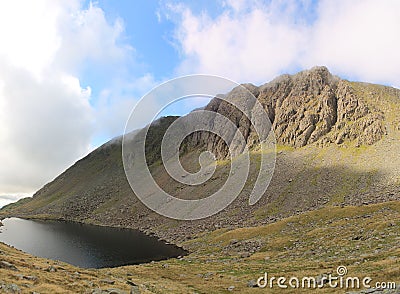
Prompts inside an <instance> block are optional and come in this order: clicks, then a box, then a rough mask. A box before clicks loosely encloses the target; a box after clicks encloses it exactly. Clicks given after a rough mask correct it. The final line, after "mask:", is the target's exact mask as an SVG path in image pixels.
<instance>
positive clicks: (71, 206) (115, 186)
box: [0, 67, 400, 242]
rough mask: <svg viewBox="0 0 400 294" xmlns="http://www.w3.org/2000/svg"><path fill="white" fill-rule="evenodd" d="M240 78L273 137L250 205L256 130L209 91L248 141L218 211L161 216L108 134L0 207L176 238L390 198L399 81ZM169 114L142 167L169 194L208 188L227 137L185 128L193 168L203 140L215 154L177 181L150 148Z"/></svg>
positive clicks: (241, 97)
mask: <svg viewBox="0 0 400 294" xmlns="http://www.w3.org/2000/svg"><path fill="white" fill-rule="evenodd" d="M243 86H244V87H245V88H247V89H248V90H249V91H250V92H251V93H252V94H253V95H254V96H255V97H256V98H257V99H258V101H259V102H260V103H261V105H262V106H263V107H264V109H265V111H266V112H267V114H268V116H269V118H270V121H271V122H272V129H273V131H274V133H275V137H276V140H277V143H278V144H277V158H276V168H275V172H274V175H273V178H272V181H271V184H270V186H269V187H268V189H267V191H266V192H265V194H264V195H263V197H262V198H261V200H260V201H259V202H258V203H257V204H256V205H254V206H249V205H248V194H249V192H250V191H251V188H252V183H253V181H254V177H256V175H257V169H258V168H259V167H258V163H259V157H260V153H259V150H258V149H257V148H256V145H257V142H258V141H257V140H258V138H257V136H256V135H255V133H254V129H253V128H252V127H251V126H250V123H249V120H248V119H247V118H246V117H244V116H243V114H242V113H241V112H239V111H238V110H237V109H235V108H233V107H232V105H231V104H229V103H227V102H225V101H222V100H221V99H219V98H218V97H216V98H214V99H213V100H212V101H211V102H210V103H209V104H208V105H207V106H206V107H205V109H206V110H210V111H213V112H215V113H219V114H221V115H224V116H225V117H228V118H229V119H230V120H231V121H233V122H234V123H235V124H236V126H237V127H238V128H239V130H240V131H241V132H242V134H243V136H244V138H245V140H246V145H247V146H248V147H249V148H250V150H251V154H250V157H251V167H250V175H249V177H248V180H247V182H246V185H245V187H244V189H243V191H242V192H241V194H240V195H239V197H238V198H237V199H236V200H235V201H234V202H233V203H232V204H231V205H230V206H229V207H228V208H226V209H225V210H223V211H221V212H220V213H218V214H216V215H214V216H212V217H210V218H207V219H203V220H196V221H186V222H185V221H177V220H172V219H168V218H165V217H162V216H160V215H158V214H156V213H154V212H152V211H151V210H150V209H148V208H147V207H145V206H144V205H143V204H142V203H141V202H140V201H139V200H138V199H137V198H136V196H135V195H134V194H133V192H132V190H131V188H130V186H129V184H128V182H127V180H126V177H125V174H124V169H123V164H122V160H121V138H117V139H114V140H112V141H110V142H108V143H106V144H104V145H103V146H101V147H99V148H98V149H96V150H94V151H93V152H92V153H90V154H89V155H88V156H86V157H85V158H83V159H81V160H79V161H78V162H76V163H75V164H74V165H73V166H71V167H70V168H69V169H67V170H66V171H65V172H64V173H62V174H61V175H60V176H58V177H57V178H56V179H55V180H54V181H52V182H50V183H48V184H46V185H45V186H44V187H43V188H41V189H40V190H39V191H37V192H36V193H35V195H34V196H33V197H32V198H26V199H23V200H20V201H19V202H17V203H14V204H11V205H8V206H6V207H4V208H3V209H2V210H0V216H1V217H6V216H22V217H34V218H50V219H65V220H74V221H79V222H86V223H94V224H100V225H107V226H123V227H131V228H138V229H141V230H143V231H146V232H152V233H155V234H156V235H158V236H159V237H162V238H164V239H167V240H170V241H173V242H182V241H184V240H188V239H190V238H192V237H193V236H194V235H195V234H196V233H200V232H206V231H212V230H215V229H218V228H228V229H234V228H239V227H244V226H258V225H262V224H268V223H273V222H276V221H277V220H279V219H283V218H286V217H289V216H293V215H298V214H301V213H304V212H306V211H311V210H316V209H320V208H323V207H325V208H327V209H328V210H329V208H332V209H333V208H335V207H337V206H339V207H343V206H349V205H367V204H372V203H380V202H386V201H391V200H393V201H396V200H399V196H400V158H399V156H398V154H399V153H400V140H399V139H400V90H398V89H395V88H391V87H387V86H381V85H374V84H367V83H359V82H351V81H347V80H344V79H341V78H339V77H337V76H334V75H332V74H331V73H330V72H329V71H328V69H327V68H325V67H315V68H312V69H310V70H306V71H303V72H300V73H298V74H295V75H282V76H280V77H278V78H276V79H274V80H273V81H271V82H268V83H266V84H264V85H261V86H259V87H257V86H254V85H252V84H244V85H243ZM246 95H247V94H246V91H244V90H243V88H242V87H237V88H235V89H232V91H231V92H229V93H227V94H226V97H227V100H235V101H238V102H239V103H245V102H246V99H245V98H246ZM253 115H257V114H253ZM176 119H177V117H164V118H161V119H160V121H159V122H157V123H156V124H154V125H152V126H151V127H150V131H149V136H148V138H146V140H147V141H146V158H147V161H148V163H149V164H150V170H151V172H152V175H153V176H154V178H155V179H156V181H157V183H158V184H159V185H160V186H161V187H162V188H163V189H165V190H166V191H168V192H169V193H171V194H173V195H174V196H176V197H178V198H184V199H189V198H201V197H206V196H208V195H211V194H212V193H213V192H214V191H216V190H217V189H218V188H219V187H221V185H223V183H224V181H225V180H226V178H227V175H228V173H229V164H228V161H227V160H226V158H227V154H228V153H227V152H228V147H227V145H226V144H224V143H223V142H221V140H220V138H218V137H216V136H215V135H213V134H211V133H209V132H197V133H194V134H193V135H191V136H189V137H188V138H187V140H186V143H187V146H186V147H185V148H184V150H183V151H182V154H181V162H182V165H183V166H184V167H185V168H187V169H188V170H189V171H196V170H198V168H199V163H198V155H199V153H200V152H201V151H202V150H204V149H208V150H210V151H212V152H213V153H214V154H216V156H217V157H218V159H219V161H218V165H217V168H216V172H215V174H214V175H213V176H212V177H211V179H210V180H209V181H207V183H206V184H202V185H199V186H185V185H183V184H180V183H178V182H177V181H175V180H174V179H172V178H171V177H169V176H168V175H167V173H166V171H165V169H164V167H163V165H162V164H161V162H160V155H159V153H160V152H159V150H160V144H161V143H160V142H161V138H162V135H163V134H164V132H165V130H166V129H167V128H168V126H169V125H170V124H171V123H172V122H173V121H175V120H176ZM210 124H212V122H210ZM236 147H237V148H236V149H238V150H242V149H243V148H244V146H236Z"/></svg>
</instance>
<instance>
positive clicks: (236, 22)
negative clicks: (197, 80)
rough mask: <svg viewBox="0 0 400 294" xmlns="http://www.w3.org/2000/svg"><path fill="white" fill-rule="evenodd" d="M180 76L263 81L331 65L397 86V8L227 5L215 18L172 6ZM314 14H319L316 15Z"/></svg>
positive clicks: (303, 2)
mask: <svg viewBox="0 0 400 294" xmlns="http://www.w3.org/2000/svg"><path fill="white" fill-rule="evenodd" d="M167 7H168V12H167V16H168V17H169V19H172V20H173V21H175V23H176V25H177V28H176V35H175V38H176V39H175V40H176V45H177V47H178V48H179V49H180V51H181V54H182V58H183V61H182V63H181V65H180V66H179V68H178V72H179V73H189V72H202V73H211V74H217V75H223V76H226V77H228V78H231V79H234V80H237V81H239V82H248V81H250V82H253V83H262V82H265V81H268V80H270V79H271V78H273V77H275V76H276V75H278V74H281V73H282V72H287V71H289V72H293V71H295V70H297V69H299V68H308V67H311V66H314V65H327V66H328V67H329V68H330V69H331V70H332V71H333V72H335V73H337V74H342V75H346V76H348V77H351V78H354V79H360V80H366V81H370V82H378V83H379V82H380V83H388V84H393V85H397V86H400V58H399V57H398V52H400V34H398V28H399V27H400V17H399V14H398V11H400V2H399V1H395V0H392V1H391V0H383V1H378V0H366V1H360V0H356V1H346V0H338V1H327V0H326V1H320V2H319V3H318V4H317V7H313V4H312V2H311V1H307V0H299V1H295V0H292V1H280V0H272V1H269V2H267V4H266V3H265V2H262V1H256V0H254V1H241V0H230V1H224V2H223V7H224V11H223V12H222V13H221V14H220V15H218V16H216V17H211V16H210V15H209V14H207V13H205V12H201V13H199V14H195V13H194V12H193V11H192V10H191V9H190V8H189V7H188V6H185V5H183V4H180V5H169V6H167ZM313 9H314V10H313Z"/></svg>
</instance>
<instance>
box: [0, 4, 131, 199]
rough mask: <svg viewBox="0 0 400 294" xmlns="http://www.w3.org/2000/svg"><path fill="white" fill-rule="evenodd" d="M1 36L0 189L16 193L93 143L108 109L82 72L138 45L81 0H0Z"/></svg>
mask: <svg viewBox="0 0 400 294" xmlns="http://www.w3.org/2000/svg"><path fill="white" fill-rule="evenodd" d="M21 7H23V9H21ZM0 36H1V44H2V45H1V46H0V146H1V149H0V150H1V152H0V162H1V164H0V195H14V196H12V197H11V198H12V199H16V198H17V196H15V195H16V194H15V193H19V194H18V195H22V194H21V193H32V191H34V190H36V189H37V188H39V187H40V186H41V185H43V184H45V183H46V182H47V181H49V180H50V179H52V178H54V177H55V176H57V175H58V174H59V173H60V172H62V171H63V170H64V169H66V168H67V167H68V166H69V165H70V164H72V163H73V162H74V161H76V160H77V159H78V158H79V157H81V156H82V155H84V154H86V153H87V152H88V151H89V149H90V144H91V140H92V137H93V134H94V133H95V131H96V129H97V128H98V127H97V125H96V124H95V123H97V122H98V121H99V120H101V118H102V116H101V115H99V111H103V110H101V107H100V108H99V109H97V108H96V109H95V108H94V107H93V106H92V103H91V102H92V101H91V100H92V99H93V97H92V96H93V94H92V89H91V87H90V85H82V79H81V75H82V73H83V72H85V71H87V70H88V68H92V67H94V68H95V69H99V68H103V69H104V68H119V67H118V65H119V64H122V63H125V62H127V61H129V58H130V56H131V54H132V51H133V48H131V47H130V46H128V45H126V44H124V43H123V42H121V37H122V36H123V23H122V21H121V20H119V19H117V20H115V21H114V22H109V21H108V20H107V19H106V17H105V15H104V12H103V11H102V9H100V8H99V7H97V6H95V5H92V4H89V5H88V6H86V7H84V6H83V4H82V2H81V1H78V0H72V1H53V0H38V1H22V0H17V1H2V2H1V3H0ZM103 115H104V117H106V116H109V115H110V113H104V114H103ZM0 198H1V200H2V201H3V202H4V201H6V198H5V196H0ZM11 198H10V197H9V199H7V200H10V199H11Z"/></svg>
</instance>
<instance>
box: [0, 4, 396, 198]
mask: <svg viewBox="0 0 400 294" xmlns="http://www.w3.org/2000/svg"><path fill="white" fill-rule="evenodd" d="M399 28H400V1H396V0H353V1H348V0H337V1H333V0H329V1H328V0H321V1H314V0H287V1H284V0H270V1H261V0H248V1H244V0H212V1H211V0H203V1H195V0H190V1H178V0H170V1H169V0H160V1H157V0H138V1H130V0H99V1H87V0H85V1H84V0H36V1H29V0H8V1H7V0H5V1H1V2H0V38H1V45H0V146H1V152H0V206H2V205H4V204H6V203H9V202H12V201H15V200H16V199H18V198H20V197H24V196H31V195H32V194H33V193H34V192H35V191H37V190H38V189H39V188H40V187H42V186H43V185H44V184H46V183H47V182H49V181H51V180H52V179H54V178H55V177H56V176H57V175H58V174H60V173H61V172H62V171H64V170H65V169H66V168H68V167H69V166H70V165H71V164H73V163H74V162H75V161H77V160H78V159H79V158H81V157H83V156H85V155H86V154H88V152H90V151H91V150H93V149H94V148H96V147H98V146H100V145H101V144H103V143H105V142H106V141H108V140H110V139H111V138H113V137H115V136H118V135H121V134H122V133H123V131H124V127H125V123H126V120H127V119H128V116H129V113H130V111H131V110H132V108H133V107H134V106H135V104H136V103H137V101H138V100H139V99H140V98H141V97H142V96H143V95H145V94H146V93H148V92H149V91H150V90H151V89H152V88H154V87H155V86H157V85H158V84H160V83H162V82H165V81H167V80H169V79H172V78H176V77H179V76H182V75H187V74H198V73H201V74H212V75H219V76H223V77H226V78H228V79H231V80H234V81H236V82H239V83H242V82H251V83H253V84H256V85H260V84H263V83H265V82H267V81H269V80H271V79H273V78H274V77H276V76H277V75H280V74H283V73H296V72H298V71H300V70H303V69H308V68H311V67H312V66H315V65H325V66H327V67H328V68H329V70H330V71H331V72H332V73H334V74H336V75H339V76H341V77H343V78H347V79H350V80H357V81H366V82H372V83H381V84H385V85H389V86H394V87H398V88H399V87H400V57H399V52H400V34H399V33H398V31H399ZM196 103H198V101H197V102H193V104H190V103H189V104H186V105H177V106H175V107H171V109H170V110H169V112H168V111H166V112H165V113H166V114H174V115H181V114H184V113H185V112H187V111H188V110H189V109H190V108H191V107H192V108H195V107H197V106H198V105H196Z"/></svg>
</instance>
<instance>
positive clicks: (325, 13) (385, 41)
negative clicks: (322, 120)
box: [305, 0, 400, 86]
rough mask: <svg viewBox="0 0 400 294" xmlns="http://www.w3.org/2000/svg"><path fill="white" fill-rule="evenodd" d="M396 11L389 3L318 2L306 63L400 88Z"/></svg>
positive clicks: (399, 5) (399, 37)
mask: <svg viewBox="0 0 400 294" xmlns="http://www.w3.org/2000/svg"><path fill="white" fill-rule="evenodd" d="M399 11H400V2H399V1H391V0H383V1H373V0H365V1H364V0H363V1H359V0H358V1H345V0H341V1H335V2H332V1H323V2H321V4H320V5H319V8H318V15H319V18H318V20H317V22H316V23H315V24H314V25H313V28H312V38H311V40H310V43H311V46H310V49H309V52H308V54H307V60H306V62H305V64H306V65H310V64H321V63H323V64H326V65H327V66H329V67H330V68H332V70H334V71H336V72H337V73H339V74H346V75H352V76H354V77H356V78H357V79H360V80H366V81H370V82H376V83H387V84H391V85H397V86H400V56H399V52H400V34H399V28H400V14H399Z"/></svg>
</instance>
